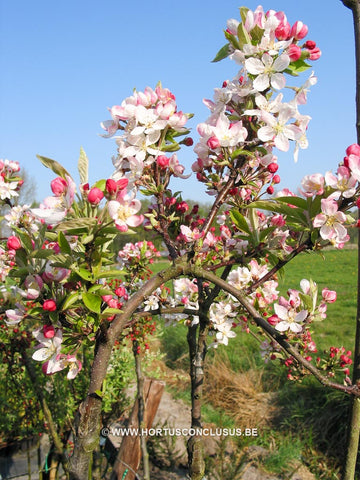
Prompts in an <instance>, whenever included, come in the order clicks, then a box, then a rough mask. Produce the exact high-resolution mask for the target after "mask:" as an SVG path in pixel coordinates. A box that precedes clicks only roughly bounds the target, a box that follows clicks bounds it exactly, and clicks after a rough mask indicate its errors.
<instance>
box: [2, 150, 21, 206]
mask: <svg viewBox="0 0 360 480" xmlns="http://www.w3.org/2000/svg"><path fill="white" fill-rule="evenodd" d="M19 171H20V166H19V163H18V162H14V161H12V160H7V159H5V160H4V159H2V158H0V200H2V201H6V202H7V201H9V200H11V199H12V198H13V197H17V196H18V195H19V193H18V191H19V189H20V187H21V185H22V184H23V180H22V179H21V178H20V177H19V176H18V175H17V174H18V173H19Z"/></svg>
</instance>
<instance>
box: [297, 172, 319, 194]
mask: <svg viewBox="0 0 360 480" xmlns="http://www.w3.org/2000/svg"><path fill="white" fill-rule="evenodd" d="M324 182H325V179H324V176H323V175H321V173H313V174H311V175H305V177H304V178H303V179H302V180H301V186H302V188H303V191H302V192H301V193H302V194H303V195H305V196H306V197H312V196H313V195H322V194H323V193H324Z"/></svg>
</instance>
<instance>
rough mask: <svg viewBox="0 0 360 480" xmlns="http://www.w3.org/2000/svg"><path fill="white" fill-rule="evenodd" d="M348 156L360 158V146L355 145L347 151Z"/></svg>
mask: <svg viewBox="0 0 360 480" xmlns="http://www.w3.org/2000/svg"><path fill="white" fill-rule="evenodd" d="M346 155H356V156H357V157H360V145H358V144H357V143H353V144H352V145H350V146H349V147H348V148H347V149H346Z"/></svg>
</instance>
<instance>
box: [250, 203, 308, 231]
mask: <svg viewBox="0 0 360 480" xmlns="http://www.w3.org/2000/svg"><path fill="white" fill-rule="evenodd" d="M248 207H249V208H260V209H261V210H268V211H269V212H275V213H281V214H283V215H287V217H288V219H293V220H294V221H296V222H297V223H299V222H300V223H301V224H302V225H306V226H308V220H307V218H306V216H305V215H304V213H303V212H302V211H301V210H299V209H298V208H296V207H294V208H292V207H289V206H288V205H284V204H283V203H282V202H277V201H274V200H258V201H257V202H253V203H250V205H248Z"/></svg>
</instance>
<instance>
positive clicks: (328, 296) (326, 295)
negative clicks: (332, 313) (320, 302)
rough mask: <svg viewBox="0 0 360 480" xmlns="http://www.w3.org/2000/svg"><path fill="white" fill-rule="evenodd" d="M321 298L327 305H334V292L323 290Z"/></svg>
mask: <svg viewBox="0 0 360 480" xmlns="http://www.w3.org/2000/svg"><path fill="white" fill-rule="evenodd" d="M322 298H323V299H324V301H325V302H327V303H334V302H335V301H336V292H335V291H334V290H329V289H328V288H324V289H323V291H322Z"/></svg>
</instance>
